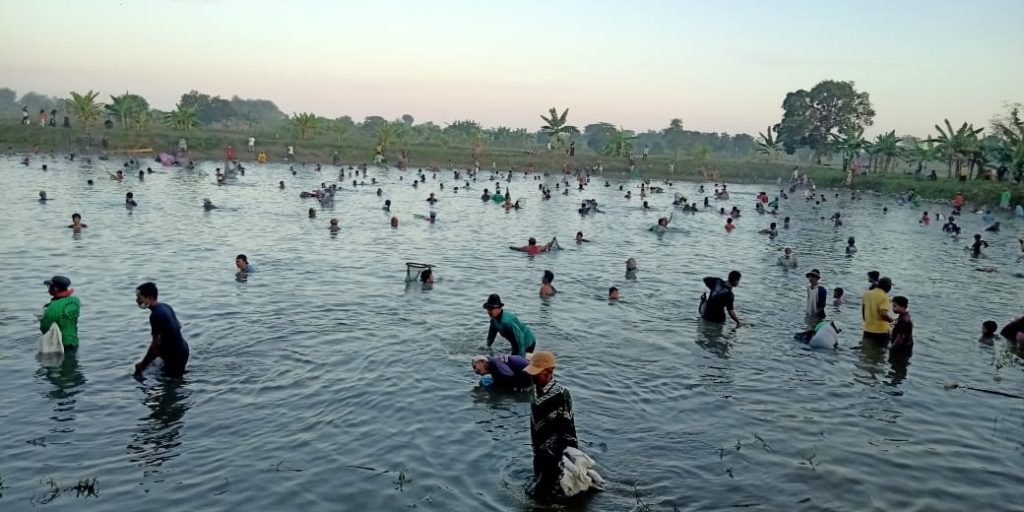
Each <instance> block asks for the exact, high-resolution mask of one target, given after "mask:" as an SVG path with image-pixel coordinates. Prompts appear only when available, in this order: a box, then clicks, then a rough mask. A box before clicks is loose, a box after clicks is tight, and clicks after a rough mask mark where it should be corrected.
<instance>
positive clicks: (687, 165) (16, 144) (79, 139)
mask: <svg viewBox="0 0 1024 512" xmlns="http://www.w3.org/2000/svg"><path fill="white" fill-rule="evenodd" d="M91 132H92V134H91V136H90V135H89V134H87V133H86V132H85V131H84V130H82V129H79V128H72V129H64V128H40V127H38V126H22V125H18V124H16V123H12V122H7V123H0V147H3V148H10V149H11V150H12V151H15V152H18V153H26V152H29V151H32V149H33V148H35V147H38V149H39V151H40V152H44V153H68V152H72V151H74V152H76V153H78V154H88V153H99V152H101V151H103V146H102V144H101V141H102V140H103V139H106V140H107V151H108V152H110V153H113V154H118V153H125V154H127V153H129V152H134V151H138V150H150V151H151V152H152V154H153V155H154V156H155V154H158V153H160V152H161V151H169V150H173V149H174V148H175V147H176V146H177V142H178V139H180V138H181V137H182V134H181V133H178V132H174V131H172V130H170V129H167V128H165V127H162V126H161V127H153V128H152V129H149V130H146V131H143V132H138V131H134V130H120V129H105V128H103V127H102V126H101V127H94V128H92V130H91ZM252 135H253V136H254V137H255V138H256V142H257V147H256V149H257V151H266V152H267V155H268V158H269V159H270V160H271V161H283V160H284V156H285V154H286V147H287V145H288V144H289V143H291V144H294V145H295V152H296V160H298V161H300V162H306V163H316V162H322V163H329V162H331V161H332V160H333V158H334V155H335V153H337V157H338V159H339V160H340V161H341V162H343V163H348V164H359V163H369V162H371V161H372V159H373V155H374V152H373V151H374V149H373V148H374V146H375V144H376V142H377V141H376V139H375V138H371V137H368V136H363V135H362V134H360V133H350V134H347V135H345V136H343V137H338V136H337V135H334V134H328V133H317V134H314V135H313V136H312V137H311V138H309V139H307V140H296V138H295V137H294V136H293V134H291V133H290V132H288V131H275V130H271V129H257V130H255V131H254V132H253V133H252ZM248 136H249V133H247V132H241V131H232V130H224V129H217V128H202V129H199V130H194V131H192V132H191V133H189V134H187V135H185V137H186V138H187V140H188V145H189V151H190V152H191V155H192V158H193V159H194V160H220V159H223V158H224V148H225V147H227V146H228V145H232V146H234V147H235V149H236V154H237V156H238V158H240V159H242V160H243V161H254V160H255V158H256V155H255V154H249V153H246V152H245V149H244V148H245V144H246V139H247V138H248ZM406 147H407V149H408V151H409V157H410V164H409V165H410V167H411V168H426V167H434V166H437V167H441V168H446V167H447V166H448V163H449V162H451V163H452V164H453V165H455V166H456V167H460V168H468V167H472V165H473V156H472V153H473V149H472V146H471V144H470V143H468V142H464V143H451V144H448V145H442V144H441V143H424V142H419V141H417V142H410V143H408V145H407V146H406ZM385 153H386V154H387V155H388V156H389V157H391V158H396V157H397V154H398V144H394V143H393V144H392V145H391V147H390V148H388V150H387V151H386V152H385ZM145 154H147V153H142V155H145ZM670 162H671V158H670V157H669V156H667V155H651V157H650V158H649V159H648V161H647V162H646V163H642V162H638V165H640V166H641V168H640V169H638V171H639V174H640V175H642V176H643V177H645V178H650V179H659V180H660V179H677V180H691V181H715V180H721V181H727V182H733V183H765V184H766V186H765V188H766V190H769V191H770V190H774V189H776V187H775V185H774V184H775V183H776V182H777V180H778V179H780V178H781V179H782V181H783V182H787V181H788V179H789V177H790V176H791V175H792V168H793V162H765V161H760V160H744V159H723V158H716V157H715V156H712V157H711V158H709V159H708V160H702V161H698V160H695V159H693V158H686V157H680V159H679V160H677V161H676V164H675V169H674V171H670V170H669V165H670ZM566 164H568V165H569V166H570V167H571V168H581V167H590V166H595V165H598V164H601V165H602V166H603V168H604V175H605V176H609V177H622V178H625V177H629V176H630V172H629V164H628V162H626V160H625V159H623V158H609V157H603V156H600V155H597V154H593V153H590V152H588V151H586V150H583V151H580V152H578V153H577V154H576V156H574V157H572V158H569V156H568V155H566V154H565V153H564V152H561V151H555V152H541V153H531V152H530V151H527V150H524V149H522V148H511V147H494V146H488V147H485V148H484V151H483V155H482V156H481V157H480V166H481V167H482V168H485V169H486V168H490V167H491V166H492V165H495V166H496V167H497V168H498V169H509V168H511V167H515V168H518V169H525V168H526V167H528V166H530V165H532V166H534V167H535V168H536V169H537V170H540V171H552V172H557V171H560V170H561V169H562V168H563V166H564V165H566ZM801 172H806V173H807V174H808V176H810V178H811V179H813V180H814V182H815V183H816V184H817V185H818V186H821V187H838V188H846V184H845V175H844V174H843V173H842V172H841V171H840V170H839V169H838V168H830V167H815V166H807V165H801ZM636 175H637V172H634V173H633V176H636ZM769 184H771V185H769ZM850 188H852V189H856V190H862V191H874V192H879V193H885V194H898V193H903V192H907V191H909V190H914V191H915V192H917V194H918V195H920V196H921V197H923V198H926V199H934V200H950V199H952V198H953V197H954V196H955V195H956V194H957V192H963V193H964V196H965V197H966V199H967V200H968V201H969V202H971V203H973V204H979V205H990V206H994V205H996V204H998V202H999V195H1000V194H1001V193H1002V192H1003V190H1005V189H1007V188H1009V189H1010V191H1011V194H1012V200H1011V204H1014V205H1016V204H1020V203H1024V187H1022V186H1015V185H1013V184H1012V183H1009V182H999V183H997V182H992V181H985V180H972V181H969V182H967V183H960V182H958V181H956V180H952V179H945V178H940V179H939V180H937V181H924V180H915V179H914V177H913V175H911V174H905V173H896V172H894V173H888V174H871V175H866V176H857V177H855V178H854V181H853V184H852V187H850Z"/></svg>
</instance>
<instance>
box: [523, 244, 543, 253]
mask: <svg viewBox="0 0 1024 512" xmlns="http://www.w3.org/2000/svg"><path fill="white" fill-rule="evenodd" d="M539 252H540V246H539V245H531V246H529V247H527V248H526V254H537V253H539Z"/></svg>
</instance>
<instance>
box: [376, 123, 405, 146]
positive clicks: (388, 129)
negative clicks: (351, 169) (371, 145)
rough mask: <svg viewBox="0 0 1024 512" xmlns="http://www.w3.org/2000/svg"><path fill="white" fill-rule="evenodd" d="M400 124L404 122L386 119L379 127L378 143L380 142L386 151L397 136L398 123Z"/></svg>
mask: <svg viewBox="0 0 1024 512" xmlns="http://www.w3.org/2000/svg"><path fill="white" fill-rule="evenodd" d="M400 124H402V123H400V122H398V123H395V122H388V121H384V123H383V124H381V125H380V127H379V128H377V144H379V145H380V146H381V148H382V149H383V150H384V151H387V149H388V146H389V145H391V142H392V141H393V140H395V138H397V136H398V130H399V127H398V125H400Z"/></svg>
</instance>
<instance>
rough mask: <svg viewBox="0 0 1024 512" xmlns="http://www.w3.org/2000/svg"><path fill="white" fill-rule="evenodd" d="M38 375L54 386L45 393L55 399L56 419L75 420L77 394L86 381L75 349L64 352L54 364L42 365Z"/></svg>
mask: <svg viewBox="0 0 1024 512" xmlns="http://www.w3.org/2000/svg"><path fill="white" fill-rule="evenodd" d="M36 377H42V378H44V379H46V380H47V381H49V382H50V384H51V385H52V386H53V387H52V388H51V389H50V390H49V391H47V392H46V394H45V395H44V396H45V397H46V398H48V399H50V400H53V401H54V404H53V413H54V415H53V416H52V418H53V420H54V421H57V422H58V423H63V422H67V421H73V420H74V419H75V417H74V414H73V412H74V409H75V402H76V399H75V396H77V395H78V393H80V392H81V391H82V390H81V387H82V385H83V384H85V383H86V380H85V374H83V373H82V370H81V369H80V368H79V367H78V355H77V354H76V353H75V351H73V350H69V351H67V352H65V353H64V359H63V361H60V362H59V363H58V364H55V365H52V366H43V367H40V368H39V370H38V371H37V372H36ZM71 430H73V429H71V428H70V427H54V429H53V431H55V432H56V431H60V432H67V431H71Z"/></svg>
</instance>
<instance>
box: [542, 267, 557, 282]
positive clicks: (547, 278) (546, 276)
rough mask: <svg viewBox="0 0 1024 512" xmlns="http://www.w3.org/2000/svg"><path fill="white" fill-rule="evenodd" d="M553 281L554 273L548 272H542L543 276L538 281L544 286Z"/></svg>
mask: <svg viewBox="0 0 1024 512" xmlns="http://www.w3.org/2000/svg"><path fill="white" fill-rule="evenodd" d="M554 280H555V273H554V272H552V271H550V270H545V271H544V276H543V277H541V278H540V281H541V282H542V283H544V284H551V283H552V282H554Z"/></svg>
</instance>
